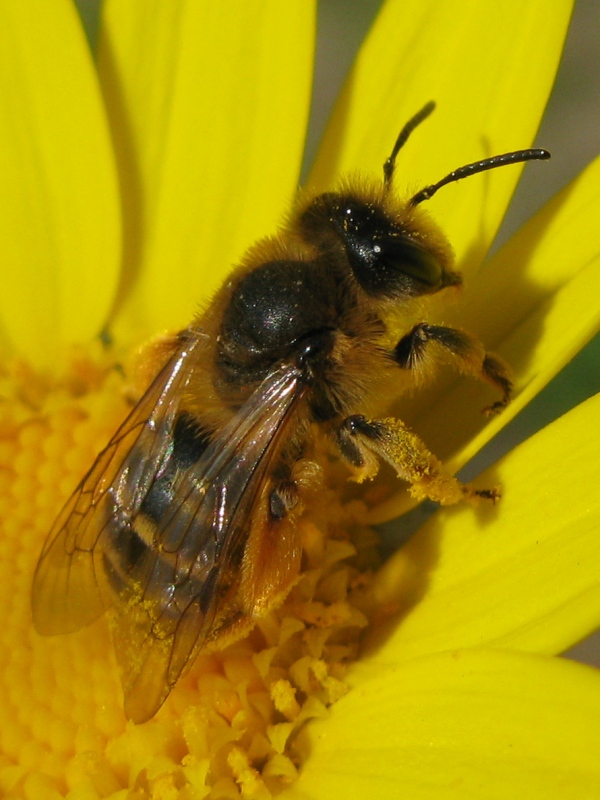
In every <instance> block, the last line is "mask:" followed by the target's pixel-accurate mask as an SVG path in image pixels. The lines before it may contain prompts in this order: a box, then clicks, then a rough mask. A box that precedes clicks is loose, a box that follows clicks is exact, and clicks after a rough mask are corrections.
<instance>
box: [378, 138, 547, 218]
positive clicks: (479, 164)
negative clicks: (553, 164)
mask: <svg viewBox="0 0 600 800" xmlns="http://www.w3.org/2000/svg"><path fill="white" fill-rule="evenodd" d="M548 158H550V153H549V152H548V151H547V150H540V149H533V150H515V151H514V152H513V153H504V154H503V155H501V156H492V157H491V158H484V159H483V161H474V162H473V163H472V164H465V166H464V167H459V168H458V169H455V170H454V171H453V172H450V173H449V174H448V175H446V177H445V178H442V180H441V181H438V182H437V183H432V184H431V186H425V188H424V189H421V191H420V192H417V193H416V194H415V195H414V196H413V197H411V198H410V200H409V201H408V205H409V206H416V205H418V204H419V203H422V202H423V200H429V199H430V198H431V197H433V195H434V194H435V193H436V192H437V191H438V190H439V189H441V188H442V186H447V185H448V184H449V183H454V182H455V181H460V180H462V179H463V178H468V177H470V176H471V175H477V173H478V172H486V171H487V170H488V169H496V167H504V166H505V165H506V164H519V163H521V162H522V161H546V160H547V159H548ZM386 163H387V162H386ZM386 185H387V184H386Z"/></svg>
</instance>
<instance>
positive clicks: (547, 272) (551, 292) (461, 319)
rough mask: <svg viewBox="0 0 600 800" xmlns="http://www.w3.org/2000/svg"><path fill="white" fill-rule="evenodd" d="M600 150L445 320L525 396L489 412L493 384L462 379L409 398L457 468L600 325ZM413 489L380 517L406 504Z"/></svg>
mask: <svg viewBox="0 0 600 800" xmlns="http://www.w3.org/2000/svg"><path fill="white" fill-rule="evenodd" d="M599 186H600V158H599V159H596V161H594V162H593V163H592V164H591V165H590V166H589V167H588V168H587V169H586V170H585V171H584V172H583V173H582V174H581V175H580V176H579V177H578V178H577V179H576V180H575V181H573V183H572V184H571V185H570V186H568V187H567V188H566V189H564V190H563V191H562V192H561V193H560V194H558V195H557V196H556V197H555V198H554V199H553V200H552V201H551V202H550V203H548V204H547V205H546V206H545V207H544V208H543V209H542V210H541V211H540V212H539V213H538V214H537V215H536V216H535V217H534V218H533V219H532V220H531V221H530V222H529V223H528V224H527V225H526V226H525V227H524V228H523V229H522V230H521V231H520V232H519V233H518V234H517V235H516V236H515V237H513V239H512V240H511V241H510V242H509V243H508V244H507V245H506V246H505V247H503V248H502V249H501V250H500V251H499V252H498V253H497V255H496V256H495V257H494V258H493V259H492V260H491V261H490V263H489V264H487V265H486V267H485V268H484V269H483V270H481V272H480V273H479V274H478V275H477V276H475V277H474V278H473V280H472V281H471V283H470V284H469V285H467V286H466V287H465V296H464V298H463V300H462V302H461V303H460V306H459V307H457V308H455V309H452V308H451V307H449V308H447V309H446V312H445V317H444V322H445V323H446V324H454V325H459V326H460V327H464V328H465V329H466V330H469V331H471V332H472V333H476V334H477V335H478V336H479V337H480V338H481V339H482V341H483V342H485V344H486V346H487V347H488V348H489V349H492V350H494V351H495V352H497V353H499V354H500V355H501V356H503V357H504V358H505V359H506V361H507V362H508V363H509V364H510V365H511V367H512V369H513V371H514V375H515V399H514V400H513V402H512V403H511V404H510V406H509V407H508V408H507V409H506V410H504V411H503V412H502V414H501V415H499V416H498V417H497V418H495V419H493V420H490V421H487V420H486V419H485V417H483V415H482V414H481V413H480V412H481V409H482V408H483V407H485V406H486V405H487V404H488V403H489V402H490V399H491V398H492V397H493V395H492V394H491V392H490V389H489V387H487V386H486V385H484V384H483V383H482V384H477V383H475V382H474V381H470V380H469V381H467V380H459V381H458V380H456V377H455V376H452V382H451V383H449V385H447V386H446V387H445V388H444V389H442V390H441V389H440V386H439V385H437V386H435V387H433V388H432V389H431V390H428V391H420V392H419V393H418V395H416V396H415V398H414V399H411V400H410V401H408V402H406V403H403V405H402V409H401V412H400V413H401V416H402V418H403V419H404V420H405V421H407V422H409V423H410V425H411V426H412V427H413V428H414V429H415V430H416V431H418V433H419V435H420V436H422V437H423V439H424V440H425V441H426V442H427V444H428V446H429V447H430V448H431V449H432V450H433V452H434V453H435V454H436V455H437V456H439V457H441V458H444V459H446V467H447V469H449V470H450V471H451V472H456V471H457V470H458V469H460V467H461V466H463V464H465V463H466V462H467V461H469V459H470V458H472V457H473V456H474V455H475V454H476V453H477V452H478V451H479V450H480V449H481V448H482V447H483V445H484V444H486V443H487V442H488V441H489V440H490V439H491V438H492V437H493V436H494V435H495V434H496V433H498V431H499V430H501V429H502V428H503V427H504V426H505V425H506V424H507V423H508V422H509V421H510V420H511V419H512V418H513V417H514V416H515V415H516V414H517V413H518V412H519V411H520V410H521V409H522V408H523V407H524V406H525V405H527V403H529V402H530V401H531V399H532V398H533V397H534V396H535V395H536V394H537V393H538V392H539V391H540V390H541V389H543V388H544V386H546V384H547V383H548V382H549V381H550V380H551V379H552V378H553V377H554V376H555V375H556V374H557V372H558V371H559V370H560V369H562V367H564V366H565V364H567V363H568V362H569V361H570V360H571V359H572V358H573V356H574V355H576V353H577V352H578V351H579V350H580V349H581V348H582V347H583V346H584V344H586V343H587V342H588V341H589V340H590V339H591V338H592V336H593V335H594V334H595V333H596V332H597V331H598V328H599V327H600V306H599V304H598V301H597V298H598V295H599V293H600V246H599V244H598V236H597V227H598V223H597V220H598V216H599V215H600V189H599V188H598V187H599ZM410 503H411V501H410V500H409V501H408V503H407V496H406V493H405V492H404V491H401V492H399V494H398V495H396V496H395V497H392V498H391V499H390V500H389V501H387V502H386V504H385V506H383V505H382V506H380V507H379V508H378V509H377V510H376V514H375V515H374V519H375V521H382V520H384V519H391V518H393V517H395V516H397V515H399V514H400V513H402V512H403V511H405V510H406V508H407V507H408V505H409V504H410Z"/></svg>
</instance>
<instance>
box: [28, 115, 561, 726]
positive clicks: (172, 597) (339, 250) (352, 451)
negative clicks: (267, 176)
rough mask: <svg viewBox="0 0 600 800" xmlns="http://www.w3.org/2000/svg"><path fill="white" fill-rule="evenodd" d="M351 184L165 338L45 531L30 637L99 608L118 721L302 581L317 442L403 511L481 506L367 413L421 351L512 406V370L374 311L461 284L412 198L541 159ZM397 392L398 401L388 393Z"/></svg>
mask: <svg viewBox="0 0 600 800" xmlns="http://www.w3.org/2000/svg"><path fill="white" fill-rule="evenodd" d="M432 108H433V107H432V105H431V104H429V105H428V106H426V107H425V108H424V109H423V111H422V112H420V113H419V114H417V115H416V117H414V118H413V120H411V121H410V122H409V123H408V124H407V126H405V128H404V129H403V131H401V133H400V136H399V137H398V140H397V142H396V145H395V147H394V149H393V151H392V155H391V156H390V158H389V159H388V160H387V161H386V163H385V165H384V180H383V183H381V182H378V181H375V180H374V181H372V182H371V183H366V182H364V181H363V182H359V181H352V180H350V181H347V182H346V183H345V184H343V185H342V186H341V188H340V189H339V190H338V191H332V192H328V193H325V194H320V195H318V196H316V197H307V198H305V199H303V200H300V201H299V202H298V204H297V207H296V209H295V210H294V212H293V214H292V216H291V218H290V220H289V222H288V223H287V225H285V226H284V227H283V228H282V229H281V231H280V232H279V234H278V235H277V236H275V237H272V238H270V239H267V240H264V241H262V242H259V243H258V244H257V245H255V246H254V247H253V248H251V249H250V250H249V251H248V253H247V254H246V256H245V258H244V259H243V261H242V263H241V264H240V265H239V266H238V267H237V268H236V269H235V270H234V272H233V273H232V275H231V277H230V278H229V279H228V280H227V282H226V283H225V285H224V286H223V287H222V289H221V290H220V292H219V293H218V294H217V296H216V297H215V299H214V300H213V302H212V304H211V305H210V306H209V307H208V308H207V309H206V311H205V312H204V313H203V314H201V315H200V316H198V317H197V318H196V319H194V320H193V321H192V323H191V324H190V326H189V327H188V328H187V329H185V330H184V331H182V332H181V333H180V334H178V335H177V336H174V337H173V338H172V339H171V340H169V341H168V342H167V343H164V344H163V347H162V349H161V357H160V359H159V360H157V367H156V376H155V378H154V380H153V381H152V383H151V384H150V386H149V387H148V389H147V390H146V392H145V393H144V395H143V396H142V397H141V398H140V400H139V402H138V403H137V405H136V406H135V408H134V409H133V410H132V411H131V413H130V415H129V416H128V417H127V419H126V420H125V421H124V422H123V424H122V425H121V427H120V428H119V430H118V431H117V432H116V433H115V435H114V436H113V438H112V439H111V440H110V442H109V443H108V444H107V446H106V448H105V449H104V450H103V451H102V452H101V453H100V454H99V456H98V458H97V459H96V461H95V463H94V465H93V466H92V468H91V469H90V471H89V472H88V473H87V475H86V476H85V477H84V478H83V479H82V481H81V483H80V484H79V486H78V487H77V489H76V490H75V492H74V494H73V496H72V497H71V499H70V500H69V501H68V503H67V505H66V506H65V508H64V509H63V510H62V512H61V513H60V515H59V517H58V519H57V521H56V523H55V525H54V527H53V528H52V530H51V531H50V534H49V536H48V539H47V541H46V543H45V545H44V549H43V551H42V554H41V556H40V560H39V563H38V566H37V569H36V573H35V576H34V582H33V599H32V609H33V619H34V623H35V626H36V628H37V630H38V631H39V632H40V633H42V634H57V633H68V632H70V631H73V630H76V629H77V628H80V627H82V626H84V625H88V624H90V623H91V622H92V621H94V620H95V619H96V618H97V617H98V616H100V615H101V614H102V613H103V612H104V611H107V610H108V611H109V613H110V619H111V627H112V632H113V638H114V640H115V646H116V653H117V659H118V661H119V665H120V668H121V672H122V680H123V689H124V694H125V713H126V714H127V716H128V717H129V718H130V719H132V720H134V721H135V722H143V721H145V720H147V719H149V718H150V717H151V716H152V715H153V714H154V713H155V712H156V711H157V710H158V708H160V706H161V705H162V703H163V702H164V701H165V699H166V698H167V696H168V695H169V693H170V692H171V690H172V689H173V687H174V686H175V684H176V682H177V680H178V678H179V677H180V675H181V674H182V672H183V671H184V670H185V669H186V668H188V667H189V666H190V665H191V664H192V663H193V661H194V659H195V656H196V655H197V654H198V652H200V650H203V649H205V650H210V649H213V650H214V649H215V648H220V647H224V646H226V645H227V644H228V643H230V642H232V641H234V640H235V639H237V638H239V637H240V636H242V635H244V634H245V633H246V632H248V631H249V630H250V629H251V628H252V626H253V624H254V621H255V620H256V618H257V617H259V616H261V615H263V614H265V613H267V612H268V611H269V610H270V609H272V608H273V607H275V606H276V605H277V604H278V603H281V602H282V600H283V598H285V596H286V594H287V592H288V591H289V589H290V587H291V586H292V584H293V583H294V582H295V580H296V579H297V575H298V572H299V569H300V563H301V555H302V548H301V542H300V535H299V525H298V523H299V520H300V518H301V516H302V515H303V514H304V513H307V508H308V506H309V505H310V502H309V501H310V500H311V498H315V497H316V496H317V495H318V492H319V487H320V486H321V480H322V471H323V469H322V466H323V465H322V463H321V460H322V459H321V458H320V456H319V451H318V449H316V448H315V433H314V431H315V429H318V430H319V431H320V434H319V435H320V437H322V438H323V439H324V440H326V441H327V442H328V444H329V446H330V448H332V449H333V450H334V451H335V453H337V456H338V458H339V459H340V460H341V461H343V462H344V463H345V464H346V466H347V468H348V474H349V476H350V477H353V478H355V479H356V480H363V479H364V478H366V477H373V476H374V475H375V474H376V472H377V470H378V468H379V464H380V461H381V460H384V461H387V462H388V463H390V464H391V465H392V466H393V467H394V468H395V469H396V471H397V472H398V475H399V476H400V477H401V478H402V479H403V480H404V481H406V482H407V483H408V485H409V490H410V491H411V492H412V493H413V495H415V496H416V497H417V498H423V497H429V498H431V499H433V500H436V501H438V502H441V503H455V502H458V501H459V500H462V499H463V498H465V497H466V498H475V497H476V496H484V497H486V498H489V499H495V498H496V496H497V493H496V491H495V490H489V491H481V490H479V491H476V490H474V489H472V488H471V487H469V486H467V485H463V484H461V483H460V482H459V481H457V480H456V479H455V478H453V477H451V476H449V475H447V474H445V473H444V472H443V470H442V468H441V466H440V464H439V461H438V460H437V459H436V458H435V457H434V456H433V455H432V454H431V453H429V452H428V451H427V449H426V448H425V446H424V445H423V444H422V442H421V441H420V440H419V439H418V437H417V436H416V435H415V434H414V433H412V432H411V431H409V430H408V428H406V426H405V425H403V423H402V422H401V421H400V420H396V419H392V418H389V417H386V418H384V419H378V418H375V419H373V418H368V417H367V416H366V415H367V414H368V413H370V412H371V410H372V409H373V408H376V407H378V405H379V406H380V405H381V399H382V397H383V396H385V395H390V394H391V390H392V389H394V387H398V386H399V385H400V381H399V380H398V378H399V377H400V376H402V378H403V381H402V385H404V386H410V383H411V379H412V378H413V377H414V376H417V377H418V376H419V374H420V372H421V371H422V369H423V368H424V366H425V365H426V364H427V363H428V362H429V361H431V358H432V354H433V355H434V356H437V357H441V358H444V357H446V358H448V359H449V360H452V361H453V362H454V363H456V364H457V365H458V366H459V368H460V370H461V371H462V372H463V373H467V374H471V375H473V376H474V377H477V378H483V379H484V380H487V381H488V382H490V383H491V384H492V385H493V386H494V387H496V388H497V389H499V390H500V392H501V399H500V400H498V401H497V402H496V403H494V404H492V405H491V406H490V407H489V409H487V411H489V412H495V411H498V410H500V409H501V408H502V407H503V406H504V405H505V404H506V403H507V402H508V399H509V395H510V389H511V382H510V379H509V377H508V373H507V368H506V367H505V365H503V363H502V362H501V361H500V360H499V359H498V358H496V357H495V356H493V355H491V354H489V353H486V352H485V349H484V347H483V345H481V344H480V343H479V342H478V341H477V339H475V338H474V337H472V336H470V335H469V334H467V333H465V332H463V331H458V330H454V329H452V328H447V327H444V326H439V325H432V324H428V323H427V322H420V323H418V324H417V325H413V326H412V327H409V328H408V330H405V331H403V332H402V335H401V336H400V338H399V339H397V340H396V341H391V340H390V336H391V334H390V331H389V329H388V327H389V326H388V323H387V317H388V315H389V314H390V313H392V314H393V316H394V319H395V321H396V322H397V320H398V312H399V311H400V312H401V311H402V310H403V309H405V308H407V307H408V306H409V305H410V303H411V302H412V301H414V300H415V299H416V298H422V297H424V296H426V295H430V294H434V293H436V292H440V291H442V290H444V289H446V288H447V287H450V286H454V285H457V284H459V283H460V281H461V279H460V276H459V275H458V274H457V273H456V272H455V271H454V270H453V261H452V252H451V249H450V245H449V244H448V242H447V241H446V239H445V237H444V236H443V234H442V233H441V232H440V231H439V229H438V228H437V227H436V226H435V225H434V224H433V223H432V222H431V220H429V218H428V217H427V216H426V215H425V214H424V212H422V211H421V209H420V204H421V203H422V202H423V201H424V200H426V199H428V198H429V197H431V196H432V195H433V194H435V192H436V191H437V190H438V189H439V188H440V187H441V186H443V185H445V184H446V183H449V182H452V181H454V180H458V179H460V178H462V177H465V176H466V175H468V174H472V173H473V172H478V171H482V170H483V169H489V168H491V167H494V166H500V165H502V164H504V163H512V162H513V161H516V160H527V159H529V158H542V157H546V156H545V155H540V153H543V152H544V151H521V152H520V153H512V154H507V155H506V156H498V157H496V158H494V159H488V160H486V161H485V162H479V163H478V164H472V165H467V167H463V168H461V169H460V170H457V171H455V172H454V173H451V174H450V175H449V176H447V177H446V178H444V179H443V180H442V181H440V182H439V183H438V184H435V185H433V186H428V187H425V188H424V189H423V190H421V192H419V193H418V194H417V195H415V196H414V197H412V198H410V199H408V200H400V199H398V198H396V197H395V195H394V193H393V191H392V186H391V182H392V177H393V171H394V160H395V157H396V154H397V152H398V150H399V148H400V147H401V146H402V144H404V142H405V141H406V139H407V138H408V134H409V133H410V132H411V131H412V129H413V128H414V127H415V126H416V125H417V124H418V123H419V122H420V121H422V119H424V118H425V117H426V116H427V115H428V114H429V113H430V112H431V110H432ZM395 393H396V394H397V391H396V392H395Z"/></svg>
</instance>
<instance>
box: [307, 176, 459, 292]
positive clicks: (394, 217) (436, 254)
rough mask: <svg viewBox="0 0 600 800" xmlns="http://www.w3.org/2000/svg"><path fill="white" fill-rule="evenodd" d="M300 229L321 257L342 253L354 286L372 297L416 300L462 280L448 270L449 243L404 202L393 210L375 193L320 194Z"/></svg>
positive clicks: (313, 202) (350, 191)
mask: <svg viewBox="0 0 600 800" xmlns="http://www.w3.org/2000/svg"><path fill="white" fill-rule="evenodd" d="M376 195H379V196H376ZM299 227H300V230H301V233H302V236H303V238H304V239H305V240H306V241H309V242H310V243H311V244H312V245H314V246H315V247H316V248H317V249H318V250H319V251H320V252H321V253H323V254H325V253H326V252H327V251H333V252H334V253H335V252H336V251H338V252H339V251H340V250H341V251H342V255H343V258H344V259H345V261H346V262H347V264H348V266H349V268H350V270H351V272H352V275H353V276H354V278H355V280H356V282H357V283H358V284H359V286H360V287H361V288H362V289H363V290H364V291H365V292H366V293H367V294H368V295H370V296H372V297H374V298H379V299H385V298H389V299H399V298H410V297H418V296H420V295H425V294H432V293H434V292H438V291H440V289H443V288H444V287H445V286H451V285H456V284H459V283H460V282H461V278H460V276H459V275H458V274H457V273H455V272H453V271H452V270H451V266H452V261H453V256H452V251H451V248H450V245H449V244H448V242H447V240H446V238H445V237H444V236H443V234H442V233H441V231H439V229H438V228H437V227H436V226H435V224H434V223H433V222H432V221H431V220H430V219H429V217H427V216H426V215H425V214H424V213H423V212H421V211H420V209H416V208H415V209H413V208H410V207H409V206H407V205H406V204H404V205H398V206H397V207H396V205H395V204H394V202H393V201H392V199H391V198H389V197H386V196H385V195H382V193H381V191H379V190H375V191H374V192H373V196H371V193H369V192H368V190H366V191H363V190H361V191H359V190H356V191H352V190H342V191H340V192H327V193H325V194H321V195H318V196H317V197H315V198H314V199H313V200H312V201H311V202H310V204H309V205H308V207H306V208H305V210H304V211H303V213H302V214H301V216H300V219H299Z"/></svg>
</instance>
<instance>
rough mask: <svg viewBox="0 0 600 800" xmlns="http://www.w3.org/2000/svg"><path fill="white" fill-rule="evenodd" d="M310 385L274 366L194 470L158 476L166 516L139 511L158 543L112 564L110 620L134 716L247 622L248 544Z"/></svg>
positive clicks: (148, 711)
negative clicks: (114, 587) (115, 594)
mask: <svg viewBox="0 0 600 800" xmlns="http://www.w3.org/2000/svg"><path fill="white" fill-rule="evenodd" d="M303 386H304V383H303V382H302V380H301V373H300V371H299V370H298V369H297V368H296V367H293V366H290V365H285V366H280V367H277V368H275V369H274V370H273V371H272V372H271V373H270V374H269V375H268V376H267V377H266V378H265V380H264V381H263V383H262V384H261V385H260V386H259V387H258V389H256V391H255V392H254V393H253V394H252V395H251V397H250V398H249V400H248V401H247V402H246V403H245V404H244V405H243V406H242V407H241V408H240V409H239V411H238V412H237V413H236V414H235V415H234V416H233V418H232V419H231V421H230V422H229V423H228V424H227V425H226V426H225V427H224V428H223V429H222V430H221V431H219V432H218V433H217V434H215V435H214V436H213V437H212V439H211V441H210V443H209V444H208V446H207V447H206V449H205V451H204V453H203V454H202V456H201V457H200V459H199V460H198V461H197V463H195V464H194V466H193V467H190V468H188V469H186V470H175V469H170V468H169V467H168V466H167V468H166V469H165V470H164V472H163V473H162V476H161V478H159V479H158V480H159V481H160V480H163V481H165V485H163V486H161V487H160V491H161V495H162V497H163V499H164V497H165V495H166V497H167V501H168V502H166V503H165V504H164V508H163V509H162V512H161V513H160V518H159V519H154V520H152V519H148V517H147V516H146V515H145V512H144V507H142V509H141V511H140V515H139V518H138V520H137V522H138V523H139V526H138V527H140V528H143V527H144V525H145V526H146V528H147V527H148V526H150V527H152V544H151V545H150V544H146V545H145V546H144V543H143V542H142V537H140V536H138V540H137V543H136V546H135V548H134V549H135V551H136V556H135V559H133V560H132V559H129V560H127V561H126V562H125V561H124V560H120V561H119V562H118V563H116V564H115V565H114V566H113V568H112V574H113V576H114V581H115V582H116V583H117V584H119V585H120V587H121V589H120V590H121V595H122V597H124V598H125V599H126V602H124V603H120V604H118V605H117V606H116V611H115V614H114V616H113V618H112V625H113V636H114V639H115V645H116V650H117V657H118V659H119V661H120V665H121V668H122V672H123V686H124V692H125V711H126V714H127V716H128V717H129V718H130V719H133V720H134V721H135V722H143V721H145V720H146V719H149V718H150V717H151V716H153V714H154V713H156V711H157V710H158V708H160V706H161V705H162V703H163V702H164V701H165V699H166V698H167V696H168V694H169V692H170V691H171V689H172V688H173V686H174V685H175V683H176V681H177V680H178V678H179V677H180V675H181V673H182V672H183V671H184V669H185V668H186V666H189V665H190V664H191V663H192V662H193V660H194V658H195V656H196V654H197V653H198V650H199V649H200V648H201V647H202V646H203V645H204V644H205V643H206V642H207V641H213V640H216V639H218V637H219V635H220V634H221V633H222V632H224V631H225V632H226V631H229V630H231V629H234V628H235V627H236V626H237V627H238V630H240V631H243V630H245V629H247V628H248V627H249V620H248V619H247V616H246V615H245V614H244V610H243V608H241V607H240V603H239V598H237V596H236V592H237V589H238V588H239V585H240V578H241V571H242V562H243V556H244V549H245V544H246V541H247V538H248V535H249V531H250V529H251V524H252V514H253V509H254V506H255V503H256V500H257V497H258V494H259V492H260V490H261V488H262V486H263V484H264V480H265V476H266V474H267V472H268V469H269V465H270V464H271V463H272V460H273V457H274V456H275V454H276V453H277V452H278V451H279V444H280V442H281V439H282V437H283V436H284V435H285V431H286V427H287V426H286V422H287V421H288V420H289V418H290V414H291V411H292V409H293V408H294V406H295V404H296V402H297V401H298V400H299V398H300V397H301V396H302V393H303ZM170 474H171V476H172V477H169V475H170ZM151 493H152V492H151ZM158 505H160V503H159V504H158ZM141 518H144V519H143V520H142V519H141ZM121 552H123V551H121ZM244 623H245V624H246V628H244V627H243V625H244ZM240 626H241V627H240Z"/></svg>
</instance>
